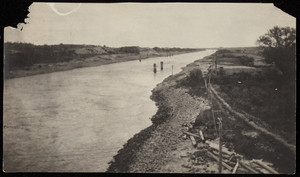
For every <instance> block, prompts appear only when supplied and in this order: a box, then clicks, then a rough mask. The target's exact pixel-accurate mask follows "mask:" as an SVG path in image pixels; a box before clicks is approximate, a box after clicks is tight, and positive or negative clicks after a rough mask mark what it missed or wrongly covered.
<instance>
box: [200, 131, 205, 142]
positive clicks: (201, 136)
mask: <svg viewBox="0 0 300 177" xmlns="http://www.w3.org/2000/svg"><path fill="white" fill-rule="evenodd" d="M199 135H200V139H201V140H202V141H204V140H205V139H204V136H203V133H202V131H201V130H200V131H199Z"/></svg>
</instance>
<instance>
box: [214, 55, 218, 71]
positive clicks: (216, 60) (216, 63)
mask: <svg viewBox="0 0 300 177" xmlns="http://www.w3.org/2000/svg"><path fill="white" fill-rule="evenodd" d="M217 58H218V57H217V56H215V67H216V68H215V69H216V73H218V66H217V65H218V59H217Z"/></svg>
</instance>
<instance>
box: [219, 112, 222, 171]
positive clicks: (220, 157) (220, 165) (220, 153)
mask: <svg viewBox="0 0 300 177" xmlns="http://www.w3.org/2000/svg"><path fill="white" fill-rule="evenodd" d="M218 120H219V173H220V174H221V173H222V118H221V117H218Z"/></svg>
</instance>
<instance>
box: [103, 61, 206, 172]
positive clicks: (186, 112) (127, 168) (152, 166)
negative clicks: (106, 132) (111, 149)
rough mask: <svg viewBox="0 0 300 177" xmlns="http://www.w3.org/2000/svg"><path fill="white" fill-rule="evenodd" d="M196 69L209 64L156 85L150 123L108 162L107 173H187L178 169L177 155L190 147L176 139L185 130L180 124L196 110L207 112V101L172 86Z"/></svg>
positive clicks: (182, 72) (193, 117)
mask: <svg viewBox="0 0 300 177" xmlns="http://www.w3.org/2000/svg"><path fill="white" fill-rule="evenodd" d="M199 63H201V65H199ZM199 66H201V68H202V70H205V69H207V68H208V66H209V61H207V62H206V63H205V62H203V61H201V60H198V61H195V62H194V63H192V64H189V65H188V66H187V67H185V68H184V69H183V71H181V72H180V73H178V74H176V75H173V76H169V77H168V78H166V79H165V80H164V81H163V82H162V83H160V84H158V85H157V87H156V88H155V89H154V90H153V91H152V92H153V94H152V96H151V99H152V100H154V101H155V102H156V104H157V106H158V111H157V113H156V114H155V115H154V116H153V117H152V122H153V124H152V125H151V126H150V127H148V128H146V129H144V130H142V131H141V132H139V133H138V134H136V135H135V136H134V137H133V138H131V139H130V140H128V142H127V143H126V144H125V145H124V147H123V149H121V150H119V151H118V154H117V155H116V156H114V160H113V161H112V162H110V166H109V168H108V170H107V172H162V173H163V172H166V173H168V172H178V173H184V172H189V171H188V169H187V168H185V167H182V161H181V160H180V156H181V155H182V153H183V152H184V151H189V150H191V149H192V148H193V147H191V146H190V145H191V144H190V142H189V141H183V140H182V138H180V136H181V135H182V131H183V130H185V128H184V127H182V124H184V123H186V122H190V121H191V120H195V118H196V117H197V116H198V114H199V112H200V111H203V110H205V109H208V102H207V100H205V99H204V98H199V97H192V96H191V95H190V94H188V93H187V92H188V90H187V89H184V88H181V87H177V86H176V85H177V83H178V82H179V81H180V80H181V79H183V78H185V76H186V75H187V74H188V73H189V71H190V70H191V69H193V68H195V67H199Z"/></svg>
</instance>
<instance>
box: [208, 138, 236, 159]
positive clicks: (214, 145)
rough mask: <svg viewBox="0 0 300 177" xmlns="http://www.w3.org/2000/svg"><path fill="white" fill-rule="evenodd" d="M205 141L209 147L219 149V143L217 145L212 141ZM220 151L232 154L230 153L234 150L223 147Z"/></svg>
mask: <svg viewBox="0 0 300 177" xmlns="http://www.w3.org/2000/svg"><path fill="white" fill-rule="evenodd" d="M206 143H207V144H208V145H209V147H211V148H213V149H215V150H217V151H219V145H218V144H215V143H212V142H210V141H206ZM222 152H223V153H225V154H227V155H229V156H230V155H232V154H233V153H234V152H230V151H228V150H227V149H223V151H222Z"/></svg>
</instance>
